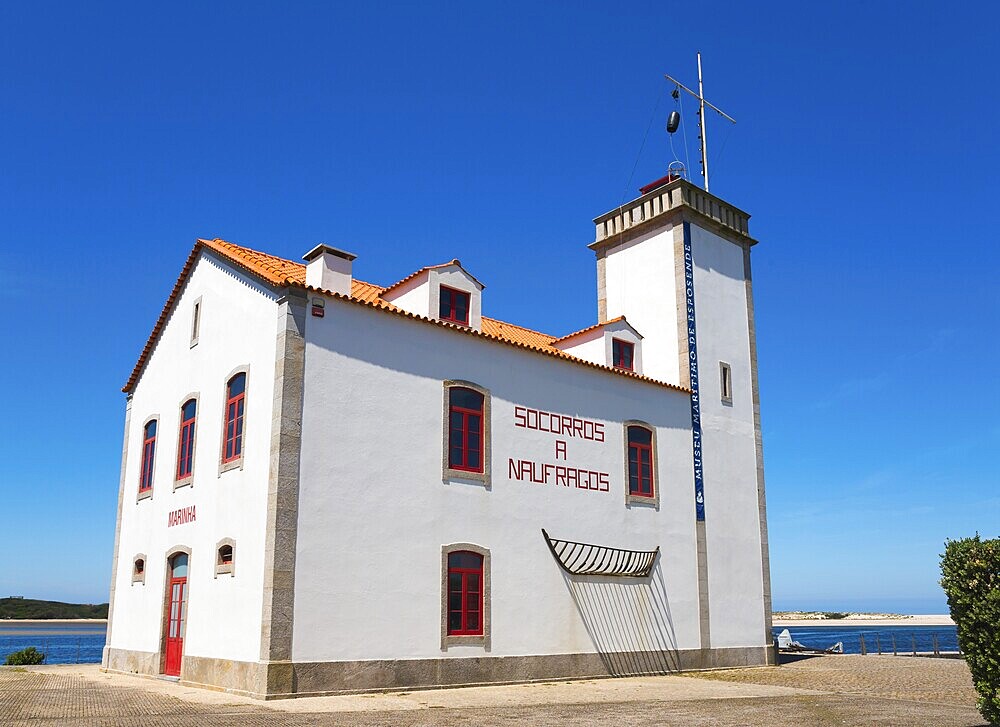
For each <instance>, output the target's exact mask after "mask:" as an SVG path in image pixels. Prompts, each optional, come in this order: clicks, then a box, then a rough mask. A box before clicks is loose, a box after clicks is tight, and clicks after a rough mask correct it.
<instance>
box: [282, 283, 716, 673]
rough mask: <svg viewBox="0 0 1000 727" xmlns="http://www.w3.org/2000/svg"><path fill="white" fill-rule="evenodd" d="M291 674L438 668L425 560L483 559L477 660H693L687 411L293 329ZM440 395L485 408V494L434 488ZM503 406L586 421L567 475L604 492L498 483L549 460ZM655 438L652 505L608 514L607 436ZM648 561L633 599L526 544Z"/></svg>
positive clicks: (368, 331) (381, 343)
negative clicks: (602, 480)
mask: <svg viewBox="0 0 1000 727" xmlns="http://www.w3.org/2000/svg"><path fill="white" fill-rule="evenodd" d="M306 339H307V345H306V374H305V376H306V380H305V410H304V412H303V439H302V458H301V483H300V503H299V530H298V546H297V556H296V581H295V629H294V643H293V659H294V660H295V661H312V660H323V661H325V660H364V659H397V658H403V659H407V658H441V657H451V656H469V655H477V654H484V653H485V652H484V650H483V648H482V647H472V646H463V647H452V648H449V649H448V651H447V652H442V650H441V646H440V644H441V633H440V631H441V592H440V588H441V587H440V581H441V546H442V545H443V544H448V543H453V542H471V543H475V544H477V545H480V546H483V547H486V548H489V549H490V550H491V556H492V574H491V578H492V647H491V651H490V652H489V654H491V655H494V656H499V655H530V654H556V653H575V652H594V651H601V652H607V651H616V650H620V649H663V650H670V649H673V648H682V649H687V648H697V647H698V646H699V636H698V609H697V580H696V572H695V536H694V501H693V499H694V496H693V490H694V485H693V472H692V464H691V434H690V409H689V400H688V397H687V396H685V395H684V394H682V393H679V392H676V391H673V390H670V389H666V388H664V387H658V386H656V385H653V384H649V383H642V382H638V381H635V380H632V379H628V378H625V377H618V376H615V375H614V374H610V373H608V372H601V371H596V370H592V369H588V368H586V367H584V366H581V365H576V364H572V363H568V362H565V361H562V360H557V359H553V358H550V357H545V356H542V355H539V354H535V353H531V352H527V351H523V350H519V349H516V348H513V347H511V346H507V345H504V344H499V343H493V342H489V341H484V340H482V339H476V338H473V337H471V336H469V335H466V334H463V333H461V332H457V331H454V330H448V329H443V328H436V327H433V326H431V325H430V324H424V323H420V322H416V321H412V320H408V319H404V318H401V317H398V316H394V315H391V314H387V313H384V312H380V311H376V310H372V309H368V308H365V307H362V306H359V305H354V304H351V303H347V302H344V301H338V300H331V301H329V302H328V304H327V307H326V316H325V317H324V318H322V319H320V318H312V317H309V318H308V319H307V328H306ZM445 379H466V380H471V381H473V382H475V383H477V384H479V385H481V386H484V387H486V388H488V389H490V391H491V395H492V417H491V423H492V440H491V441H492V484H491V487H490V488H489V489H487V488H485V487H484V486H483V485H482V484H478V483H470V482H460V481H447V482H443V481H442V429H443V422H442V417H443V396H444V393H443V386H442V381H443V380H445ZM515 405H523V406H527V407H531V408H534V409H538V410H544V411H550V412H557V413H560V414H566V415H573V416H578V417H582V418H586V419H590V420H597V421H600V422H603V423H604V424H605V429H606V441H605V442H604V443H603V444H601V443H595V442H587V441H580V440H578V439H574V438H566V440H567V450H568V459H567V464H569V465H572V466H578V467H581V468H590V469H595V470H600V471H605V472H607V473H608V474H609V483H610V487H609V491H608V492H590V491H586V490H577V489H570V488H566V487H563V486H556V485H553V484H548V485H541V484H532V483H529V482H527V481H521V482H519V481H516V480H511V479H510V477H509V472H508V458H511V457H512V458H515V459H526V460H532V461H540V462H551V463H555V462H556V459H555V456H554V453H555V440H556V439H557V437H556V436H555V435H552V434H548V433H542V432H538V431H529V430H525V429H522V428H518V427H515V426H514V407H515ZM627 419H640V420H645V421H647V422H649V423H651V424H653V425H654V426H655V427H656V429H657V439H658V442H657V445H658V458H657V464H658V467H657V476H658V485H659V487H660V493H661V495H660V497H661V499H660V507H659V510H656V509H654V508H652V507H650V506H647V505H637V506H632V507H627V506H626V504H625V482H624V469H625V463H624V444H623V428H622V425H621V422H622V421H624V420H627ZM543 527H544V528H546V529H547V530H548V532H549V533H550V535H552V536H553V537H557V538H564V539H569V540H578V541H585V542H593V543H600V544H605V545H609V546H618V547H628V548H635V549H653V548H654V547H656V546H657V545H658V546H659V547H660V549H661V559H660V562H659V564H658V566H657V568H656V570H655V571H654V576H653V578H652V579H651V580H650V581H649V582H647V583H639V582H636V581H633V580H629V581H626V580H615V581H613V582H609V581H611V579H596V581H595V579H590V580H589V581H588V580H587V579H575V580H571V579H569V578H567V577H566V576H565V575H564V573H563V572H562V571H561V569H560V568H559V566H558V564H557V563H556V561H555V560H554V559H553V557H552V555H551V554H550V552H549V550H548V548H547V546H546V544H545V542H544V540H543V538H542V536H541V533H540V530H541V528H543Z"/></svg>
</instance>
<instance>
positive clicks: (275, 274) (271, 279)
mask: <svg viewBox="0 0 1000 727" xmlns="http://www.w3.org/2000/svg"><path fill="white" fill-rule="evenodd" d="M228 246H231V247H232V248H237V249H239V250H240V251H241V252H242V251H246V252H247V253H254V254H259V255H265V256H266V257H268V258H271V259H278V260H280V259H281V258H275V257H274V256H272V255H267V254H266V253H258V252H257V251H255V250H250V249H249V248H244V247H242V246H240V245H235V244H234V243H229V242H226V241H225V240H221V239H219V238H216V239H214V240H205V239H201V238H199V239H198V240H196V241H195V244H194V247H193V248H192V249H191V253H190V254H189V255H188V257H187V260H186V261H185V262H184V267H183V268H182V269H181V272H180V275H178V277H177V282H176V283H174V287H173V289H172V290H171V291H170V295H169V296H167V300H166V302H165V303H164V305H163V309H162V310H161V311H160V315H159V317H158V318H157V320H156V324H155V325H154V326H153V330H152V331H151V332H150V334H149V338H148V339H146V345H145V346H144V347H143V349H142V352H141V353H140V354H139V359H138V360H137V361H136V364H135V366H134V367H133V369H132V373H131V374H130V375H129V378H128V381H126V382H125V385H124V386H123V387H122V391H123V392H125V393H129V392H130V391H132V389H133V388H134V387H135V384H136V383H137V382H138V380H139V377H140V376H141V375H142V371H143V369H144V368H145V365H146V362H147V360H148V359H149V356H150V354H151V353H152V350H153V348H154V347H155V345H156V341H157V339H158V338H159V336H160V332H161V331H162V330H163V326H164V324H165V323H166V321H167V318H168V317H169V315H170V311H171V309H172V308H173V306H174V303H175V302H176V300H177V297H178V296H179V295H180V292H181V290H182V289H183V287H184V283H185V282H186V280H187V277H188V275H189V274H190V272H191V268H192V267H193V266H194V263H195V261H196V260H197V259H198V254H199V253H200V251H201V249H202V248H203V247H207V248H209V249H211V250H212V251H214V252H216V253H218V254H220V255H222V256H223V257H224V258H225V259H226V260H227V261H228V262H230V263H232V264H234V265H236V266H237V267H240V268H242V269H244V270H246V271H248V272H250V273H252V274H254V275H257V276H258V277H261V278H263V279H264V280H265V282H268V283H270V284H271V285H274V286H276V287H290V288H292V287H294V288H301V289H303V290H309V291H313V292H316V293H321V294H323V295H326V296H328V297H331V298H335V299H338V300H342V301H345V302H349V303H354V304H355V305H363V306H367V307H369V308H375V309H377V310H382V311H385V312H386V313H391V314H393V315H401V316H404V317H406V318H410V319H412V320H416V321H421V322H423V323H428V324H431V325H436V326H440V327H443V328H450V329H452V330H456V331H460V332H461V333H465V334H467V335H472V336H478V337H481V338H483V339H485V340H488V341H496V342H497V343H502V344H505V345H508V346H515V347H517V348H521V349H524V350H527V351H535V352H537V353H541V354H543V355H545V356H552V357H554V358H560V359H563V360H566V361H569V362H570V363H575V364H580V365H583V366H588V367H590V368H595V369H598V370H600V371H605V372H607V373H609V374H614V375H615V376H624V377H626V378H630V379H635V380H637V381H642V382H645V383H649V384H654V385H656V386H662V387H665V388H668V389H673V390H675V391H680V392H683V393H686V394H690V393H691V390H690V389H688V388H685V387H683V386H678V385H677V384H671V383H668V382H666V381H660V380H659V379H654V378H651V377H648V376H643V375H642V374H637V373H635V372H634V371H627V370H624V369H617V368H614V367H611V366H606V365H604V364H599V363H594V362H593V361H587V360H585V359H582V358H579V357H577V356H573V355H572V354H568V353H565V352H564V351H560V350H559V349H557V348H542V347H541V346H533V345H530V344H527V343H522V342H520V341H514V340H511V339H508V338H502V337H500V336H495V335H490V334H487V333H483V332H481V331H476V330H474V329H472V328H467V327H465V326H459V325H455V324H452V323H448V322H446V321H439V320H436V319H434V318H428V317H426V316H421V315H417V314H415V313H410V312H409V311H405V310H403V309H401V308H398V307H396V306H394V305H393V304H392V303H389V302H387V301H384V300H381V299H376V300H373V301H367V300H361V299H359V298H355V297H353V296H348V295H342V294H341V293H335V292H334V291H332V290H324V289H323V288H315V287H313V286H310V285H306V284H305V283H304V282H299V281H298V280H297V279H295V278H292V277H291V276H288V275H284V274H283V273H282V272H281V271H278V270H274V269H272V266H270V265H265V264H264V263H261V262H259V261H256V260H254V261H252V262H253V263H254V264H253V265H251V264H249V261H247V260H245V259H242V258H241V257H239V256H237V255H236V254H235V251H234V250H232V249H230V247H228ZM284 262H287V261H284ZM448 264H451V263H445V265H448ZM358 282H360V281H358ZM368 285H372V284H370V283H369V284H368ZM372 287H379V286H374V285H372ZM383 290H385V289H383ZM621 317H622V318H623V317H624V316H621ZM492 320H494V321H495V322H496V323H498V324H500V325H508V326H513V327H515V328H519V329H521V330H525V331H530V332H531V333H534V334H537V335H542V336H546V337H548V338H551V337H549V336H547V335H546V334H541V333H539V332H538V331H534V330H532V329H530V328H525V327H524V326H519V325H517V324H516V323H507V322H506V321H499V320H496V319H492ZM616 320H617V319H613V320H611V321H605V322H604V323H600V324H597V325H598V326H599V325H605V324H607V323H612V322H614V321H616ZM594 327H596V326H591V328H594ZM584 330H587V329H584ZM581 332H582V331H577V334H578V333H581ZM570 335H576V334H570ZM556 340H562V339H552V342H555V341H556Z"/></svg>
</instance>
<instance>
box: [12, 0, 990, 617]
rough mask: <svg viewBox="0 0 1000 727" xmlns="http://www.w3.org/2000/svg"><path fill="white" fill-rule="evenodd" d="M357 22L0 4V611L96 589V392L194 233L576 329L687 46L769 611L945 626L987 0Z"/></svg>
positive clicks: (966, 422)
mask: <svg viewBox="0 0 1000 727" xmlns="http://www.w3.org/2000/svg"><path fill="white" fill-rule="evenodd" d="M362 5H366V4H357V3H355V4H351V5H350V6H349V7H347V6H346V4H345V5H344V6H339V7H338V6H336V5H334V4H329V3H298V4H277V3H275V4H273V5H271V6H266V5H262V4H258V3H248V2H241V3H211V4H183V3H180V4H172V5H170V6H169V10H167V9H165V8H167V6H163V7H162V8H159V7H157V8H152V7H150V6H148V5H146V6H142V5H135V4H124V3H123V4H116V5H108V4H100V3H98V4H86V5H80V4H70V3H63V4H59V3H27V2H25V3H5V4H4V5H3V6H2V7H0V68H2V69H3V70H2V73H0V245H2V249H3V255H2V256H0V305H2V307H3V316H2V318H0V357H2V358H0V360H2V367H0V370H2V371H3V381H4V384H5V386H4V389H5V390H6V407H5V410H6V411H7V413H8V415H7V416H6V417H4V418H3V419H2V420H0V457H2V458H3V461H4V463H5V466H4V468H3V473H2V474H0V508H2V509H0V512H2V513H3V521H4V523H5V525H6V542H7V546H6V547H4V548H2V549H0V595H7V593H13V594H24V595H26V596H33V597H43V598H56V599H67V600H84V601H102V600H105V599H106V597H107V588H108V579H109V575H110V558H111V550H112V540H113V533H114V518H115V507H116V501H117V489H118V467H119V458H120V448H121V427H122V423H123V410H124V395H123V394H121V393H120V392H119V388H120V387H121V385H122V383H123V382H124V381H125V379H126V377H127V375H128V372H129V371H130V369H131V367H132V365H133V363H134V361H135V359H136V357H137V355H138V353H139V351H140V350H141V348H142V345H143V342H144V340H145V338H146V336H147V334H148V332H149V330H150V328H151V327H152V324H153V322H154V321H155V319H156V316H157V314H158V312H159V309H160V307H161V306H162V303H163V301H164V299H165V298H166V295H167V293H168V292H169V290H170V287H171V285H172V284H173V281H174V280H175V278H176V276H177V273H178V272H179V270H180V267H181V265H182V263H183V261H184V259H185V257H186V255H187V253H188V252H189V250H190V248H191V245H192V244H193V241H194V239H195V238H196V237H210V236H219V237H224V238H226V239H230V240H233V241H237V242H240V243H242V244H245V245H248V246H250V247H257V248H260V249H265V250H268V251H271V252H274V253H276V254H281V255H284V256H287V257H290V258H294V259H297V258H298V257H299V256H301V255H302V254H303V253H304V252H305V251H306V250H308V249H309V248H311V247H312V246H313V245H314V244H315V243H317V242H320V241H323V242H328V243H330V244H335V245H340V246H343V247H346V248H347V249H350V250H352V251H355V252H357V253H359V258H358V261H357V263H356V267H355V272H356V275H357V276H358V277H359V278H361V279H364V280H370V281H372V282H376V283H388V282H391V281H394V280H397V279H399V278H401V277H403V276H404V275H406V274H407V273H409V272H410V271H412V270H413V269H416V268H417V267H419V266H421V265H424V264H429V263H436V262H441V261H444V260H448V259H451V258H453V257H459V258H460V259H461V260H462V262H463V264H464V265H466V267H467V268H468V269H469V270H471V271H474V273H475V274H476V275H477V276H478V277H480V278H481V279H483V280H484V281H485V282H486V283H487V285H488V286H489V289H488V299H487V300H486V301H485V305H486V306H487V312H488V314H489V315H492V316H494V317H497V318H501V319H505V320H510V321H514V322H518V323H521V324H524V325H527V326H530V327H534V328H538V329H541V330H545V331H550V332H553V333H563V332H567V331H571V330H575V329H578V328H581V327H583V326H585V325H588V324H590V323H592V322H594V320H595V316H596V305H595V281H594V276H595V267H594V261H593V255H592V253H591V252H590V251H589V250H587V249H586V247H585V246H586V244H587V243H588V242H590V241H591V240H592V235H593V227H592V225H591V222H590V220H591V218H593V217H594V216H596V215H597V214H600V213H602V212H604V211H607V210H608V209H611V208H612V207H614V206H616V205H617V204H619V203H620V202H621V201H622V200H623V198H631V197H633V196H635V195H636V192H637V189H638V187H639V186H640V185H641V184H644V183H646V182H648V181H650V180H652V179H655V178H657V177H659V176H661V175H662V173H663V171H664V169H665V166H666V164H667V163H668V162H669V161H670V160H671V158H672V157H671V154H670V151H669V146H668V143H667V139H666V135H665V134H664V133H663V132H662V125H663V121H664V119H665V117H666V114H667V113H668V112H669V111H670V110H672V109H673V108H674V106H673V103H674V102H673V101H672V99H671V98H670V96H669V87H667V86H666V85H665V82H664V81H663V79H662V74H663V73H670V74H671V75H674V76H676V77H679V78H680V79H681V80H683V81H685V82H687V83H688V84H693V83H694V82H695V79H696V75H695V65H694V59H695V51H696V50H701V51H702V52H703V54H704V67H705V74H706V84H707V85H706V91H707V95H708V97H709V99H710V100H713V101H714V102H715V103H717V104H718V105H720V106H721V107H722V108H723V109H725V110H726V111H727V112H728V113H730V114H731V115H732V116H734V117H735V118H736V119H737V121H738V123H737V125H736V126H735V127H728V126H724V125H723V122H721V121H720V120H719V119H718V118H717V117H714V116H713V117H711V118H710V120H709V121H710V127H709V141H710V160H711V164H712V166H711V171H712V191H713V192H714V193H716V194H718V195H720V196H721V197H723V198H724V199H726V200H728V201H730V202H732V203H733V204H735V205H737V206H739V207H741V208H743V209H746V210H748V211H749V212H751V213H752V215H753V219H752V220H751V232H752V234H753V235H754V236H755V237H756V238H758V239H759V240H760V241H761V243H760V244H759V245H758V246H757V247H756V248H755V249H754V253H753V255H754V289H755V295H756V310H757V331H758V346H759V358H760V385H761V397H762V416H763V427H764V445H765V463H766V475H767V488H768V508H769V516H770V520H769V524H770V534H771V554H772V560H771V564H772V574H773V583H774V597H775V604H776V607H778V608H797V607H798V608H812V607H815V608H888V609H897V610H910V611H941V610H943V609H944V599H943V596H942V595H941V593H940V589H939V588H938V586H937V585H936V581H937V578H938V569H937V561H938V554H939V553H940V552H941V551H942V548H943V542H944V540H945V539H946V538H949V537H961V536H966V535H971V534H973V533H975V532H976V531H979V532H980V533H981V534H982V535H984V536H991V537H996V536H1000V489H998V484H1000V475H998V466H997V454H998V452H1000V420H998V418H997V411H998V408H1000V394H998V389H997V376H996V373H995V366H996V362H997V360H998V358H1000V345H998V343H997V335H998V331H1000V300H998V293H997V283H996V277H997V273H998V272H1000V252H998V248H997V244H996V243H997V233H996V229H997V227H996V210H997V202H996V192H997V184H996V179H997V169H998V168H1000V153H998V148H1000V145H998V144H997V141H996V129H995V127H996V119H997V118H998V116H1000V99H998V97H997V94H996V92H995V89H996V88H997V85H998V81H1000V78H998V75H1000V71H998V69H1000V53H998V51H997V50H996V44H995V42H994V41H995V38H994V34H995V29H996V27H997V25H998V21H1000V9H998V6H997V5H996V4H990V3H985V2H984V3H963V4H960V5H954V4H953V5H942V4H940V3H905V4H896V3H887V2H886V3H883V2H876V3H872V2H865V3H860V2H851V3H826V4H814V3H808V4H803V3H753V4H750V3H746V4H735V3H733V4H729V3H693V4H692V3H686V4H685V3H639V4H624V5H623V4H621V3H615V4H611V3H607V4H598V3H570V2H560V3H537V2H533V3H516V2H512V3H503V4H489V5H487V4H479V3H448V4H423V3H420V4H418V3H412V4H386V5H381V6H374V5H373V6H372V7H367V6H366V7H362ZM693 109H694V106H693V104H692V103H691V102H690V99H685V106H684V111H685V118H684V121H685V124H686V133H687V139H688V145H689V147H690V156H691V160H692V162H693V163H694V162H695V160H696V158H697V151H696V148H695V144H696V136H697V134H696V132H695V126H694V124H695V116H694V114H693V113H692V112H693ZM651 119H652V120H653V121H652V128H651V130H650V132H649V136H648V139H647V140H646V142H645V144H643V139H644V136H645V134H646V131H647V128H649V125H650V120H651ZM676 141H677V149H678V152H679V153H680V154H681V155H682V156H683V155H684V152H683V139H682V138H681V134H678V139H677V140H676ZM640 150H641V153H640ZM633 168H634V169H635V171H634V174H633Z"/></svg>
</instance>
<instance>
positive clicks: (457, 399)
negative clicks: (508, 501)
mask: <svg viewBox="0 0 1000 727" xmlns="http://www.w3.org/2000/svg"><path fill="white" fill-rule="evenodd" d="M484 399H485V397H484V396H483V395H482V394H481V393H480V392H478V391H474V390H472V389H467V388H465V387H463V386H452V387H451V388H449V389H448V467H450V468H451V469H455V470H464V471H466V472H483V464H484V461H485V458H484V457H483V402H484Z"/></svg>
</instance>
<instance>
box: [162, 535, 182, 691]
mask: <svg viewBox="0 0 1000 727" xmlns="http://www.w3.org/2000/svg"><path fill="white" fill-rule="evenodd" d="M170 565H171V567H170V580H169V582H168V583H167V600H168V604H169V605H168V608H167V624H166V660H165V662H164V665H163V673H164V674H167V675H169V676H175V677H177V676H180V675H181V656H182V654H183V653H184V625H185V621H186V620H187V555H185V554H183V553H181V554H180V555H177V556H175V557H174V559H173V560H172V561H171V564H170Z"/></svg>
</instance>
